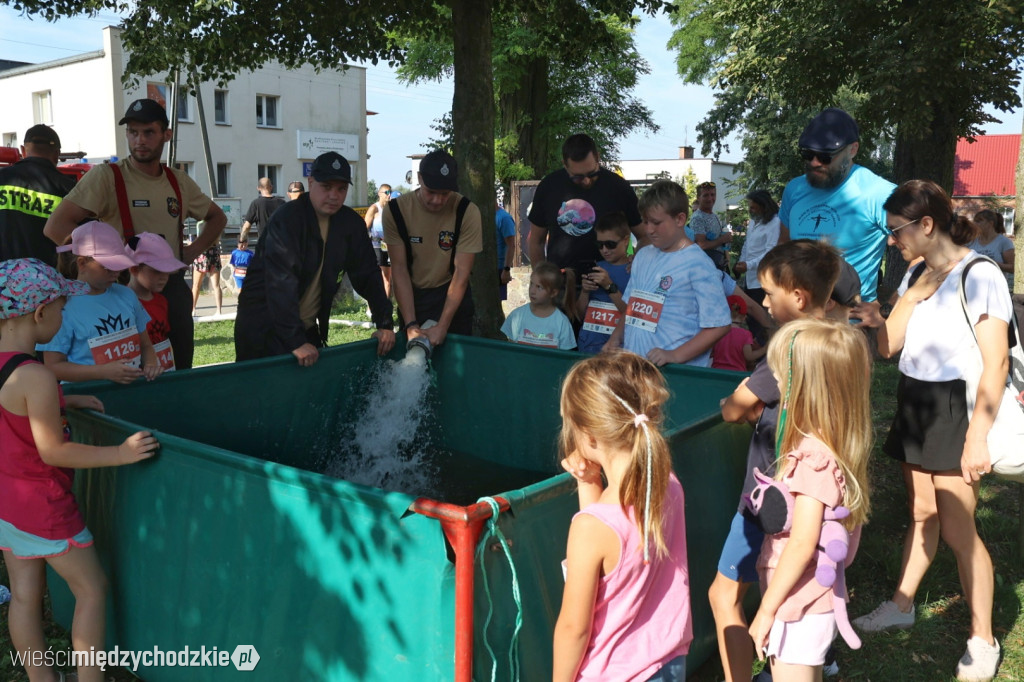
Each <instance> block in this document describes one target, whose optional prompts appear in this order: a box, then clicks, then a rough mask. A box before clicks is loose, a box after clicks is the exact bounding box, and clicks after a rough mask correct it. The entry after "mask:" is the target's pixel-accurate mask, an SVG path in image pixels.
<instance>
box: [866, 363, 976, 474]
mask: <svg viewBox="0 0 1024 682" xmlns="http://www.w3.org/2000/svg"><path fill="white" fill-rule="evenodd" d="M967 423H968V419H967V385H966V384H965V383H964V381H963V380H962V379H955V380H953V381H939V382H934V381H920V380H918V379H913V378H911V377H908V376H905V375H902V376H901V377H900V383H899V386H898V388H897V389H896V416H895V417H894V418H893V421H892V426H891V427H890V428H889V437H888V438H886V440H885V445H884V446H883V447H882V450H883V451H884V452H885V454H887V455H889V456H890V457H892V458H893V459H895V460H897V461H900V462H906V463H907V464H913V465H915V466H919V467H921V468H922V469H924V470H925V471H958V470H959V469H960V458H961V457H962V456H963V452H964V442H965V441H966V439H967Z"/></svg>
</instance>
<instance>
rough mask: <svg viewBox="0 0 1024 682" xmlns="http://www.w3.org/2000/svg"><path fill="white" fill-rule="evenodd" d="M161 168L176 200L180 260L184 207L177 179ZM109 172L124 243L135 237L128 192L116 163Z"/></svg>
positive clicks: (183, 236) (182, 244)
mask: <svg viewBox="0 0 1024 682" xmlns="http://www.w3.org/2000/svg"><path fill="white" fill-rule="evenodd" d="M161 168H163V169H164V175H166V176H167V182H169V183H171V188H172V189H173V190H174V195H175V196H176V197H177V198H178V257H179V258H180V257H181V256H182V254H183V253H184V243H185V224H184V222H183V220H182V218H183V216H184V214H185V206H184V204H182V201H181V188H180V187H179V186H178V178H176V177H174V173H173V172H172V171H171V169H170V168H168V167H167V166H163V165H161ZM110 170H112V171H113V172H114V191H115V193H116V194H117V210H118V213H120V215H121V231H122V232H123V233H124V239H125V241H128V240H129V239H131V238H132V237H134V236H135V224H134V223H133V222H132V214H131V211H130V210H129V209H130V206H129V205H128V190H127V188H126V187H125V184H124V175H122V174H121V169H120V168H118V167H117V164H116V163H112V164H110Z"/></svg>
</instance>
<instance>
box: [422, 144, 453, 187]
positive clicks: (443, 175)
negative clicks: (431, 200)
mask: <svg viewBox="0 0 1024 682" xmlns="http://www.w3.org/2000/svg"><path fill="white" fill-rule="evenodd" d="M420 182H422V183H423V184H424V185H426V187H427V189H433V190H447V191H450V192H457V191H459V164H457V163H455V158H454V157H452V155H451V154H449V153H448V152H446V151H444V150H443V149H435V150H434V151H432V152H430V153H429V154H427V155H426V156H424V157H423V158H422V159H421V160H420Z"/></svg>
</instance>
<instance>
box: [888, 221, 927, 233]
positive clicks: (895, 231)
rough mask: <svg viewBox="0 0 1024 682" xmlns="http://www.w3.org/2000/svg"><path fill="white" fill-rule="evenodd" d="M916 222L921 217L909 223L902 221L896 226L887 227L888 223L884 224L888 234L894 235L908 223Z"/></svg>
mask: <svg viewBox="0 0 1024 682" xmlns="http://www.w3.org/2000/svg"><path fill="white" fill-rule="evenodd" d="M917 222H921V219H920V218H918V219H917V220H911V221H910V222H909V223H903V224H902V225H898V226H896V227H889V226H888V225H886V228H888V230H889V234H891V235H892V236H894V237H895V236H896V233H897V232H899V231H900V230H902V229H903V228H904V227H907V226H908V225H913V224H914V223H917Z"/></svg>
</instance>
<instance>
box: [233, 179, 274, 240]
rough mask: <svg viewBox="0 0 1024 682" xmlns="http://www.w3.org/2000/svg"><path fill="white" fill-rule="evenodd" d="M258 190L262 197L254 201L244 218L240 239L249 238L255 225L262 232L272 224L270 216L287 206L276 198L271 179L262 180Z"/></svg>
mask: <svg viewBox="0 0 1024 682" xmlns="http://www.w3.org/2000/svg"><path fill="white" fill-rule="evenodd" d="M258 189H259V192H260V195H259V196H258V197H256V198H255V199H253V200H252V203H251V204H249V210H248V211H246V212H245V215H244V216H242V220H243V222H242V233H241V235H240V237H239V238H240V239H242V238H248V237H249V230H250V229H251V228H252V226H253V225H256V227H257V229H259V230H260V231H262V230H263V228H265V227H266V226H267V225H268V224H269V223H270V216H272V215H274V211H276V210H277V209H279V208H281V207H282V206H284V204H285V201H284V199H282V198H281V197H275V196H274V183H272V182H271V181H270V178H260V183H259V187H258Z"/></svg>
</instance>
